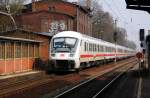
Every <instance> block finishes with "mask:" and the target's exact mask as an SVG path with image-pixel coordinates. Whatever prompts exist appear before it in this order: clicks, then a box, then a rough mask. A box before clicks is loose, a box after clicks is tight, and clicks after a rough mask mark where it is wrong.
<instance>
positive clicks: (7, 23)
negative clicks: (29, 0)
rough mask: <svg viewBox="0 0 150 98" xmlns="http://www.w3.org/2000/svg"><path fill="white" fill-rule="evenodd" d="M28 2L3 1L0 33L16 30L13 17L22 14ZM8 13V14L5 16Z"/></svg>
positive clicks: (0, 10)
mask: <svg viewBox="0 0 150 98" xmlns="http://www.w3.org/2000/svg"><path fill="white" fill-rule="evenodd" d="M25 1H26V0H1V2H0V12H2V13H0V31H8V30H11V29H15V28H16V23H15V21H14V19H13V16H14V15H16V14H18V13H21V11H22V9H23V8H24V2H25ZM3 13H6V14H8V15H6V14H3Z"/></svg>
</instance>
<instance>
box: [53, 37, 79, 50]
mask: <svg viewBox="0 0 150 98" xmlns="http://www.w3.org/2000/svg"><path fill="white" fill-rule="evenodd" d="M76 43H77V39H76V38H72V37H61V38H55V39H54V40H53V48H54V49H55V52H74V49H75V46H76Z"/></svg>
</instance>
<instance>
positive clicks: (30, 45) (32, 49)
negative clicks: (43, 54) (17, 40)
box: [29, 43, 34, 57]
mask: <svg viewBox="0 0 150 98" xmlns="http://www.w3.org/2000/svg"><path fill="white" fill-rule="evenodd" d="M29 56H30V57H34V44H31V43H30V44H29Z"/></svg>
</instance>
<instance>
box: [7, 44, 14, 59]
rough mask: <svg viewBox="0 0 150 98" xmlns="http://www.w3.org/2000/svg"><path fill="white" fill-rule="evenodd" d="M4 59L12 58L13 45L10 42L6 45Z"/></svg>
mask: <svg viewBox="0 0 150 98" xmlns="http://www.w3.org/2000/svg"><path fill="white" fill-rule="evenodd" d="M6 58H7V59H9V58H14V43H12V42H7V43H6Z"/></svg>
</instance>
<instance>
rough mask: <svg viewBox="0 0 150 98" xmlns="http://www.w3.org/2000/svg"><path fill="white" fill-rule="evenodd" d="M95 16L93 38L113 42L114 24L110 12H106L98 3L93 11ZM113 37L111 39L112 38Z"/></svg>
mask: <svg viewBox="0 0 150 98" xmlns="http://www.w3.org/2000/svg"><path fill="white" fill-rule="evenodd" d="M92 15H93V18H92V20H93V36H94V37H96V38H101V39H103V40H106V41H109V42H113V37H112V36H113V30H114V22H113V18H112V16H111V15H110V14H109V13H108V12H104V11H103V9H102V7H101V6H100V5H99V4H98V3H96V4H95V5H94V7H93V11H92ZM110 36H111V37H110Z"/></svg>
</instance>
